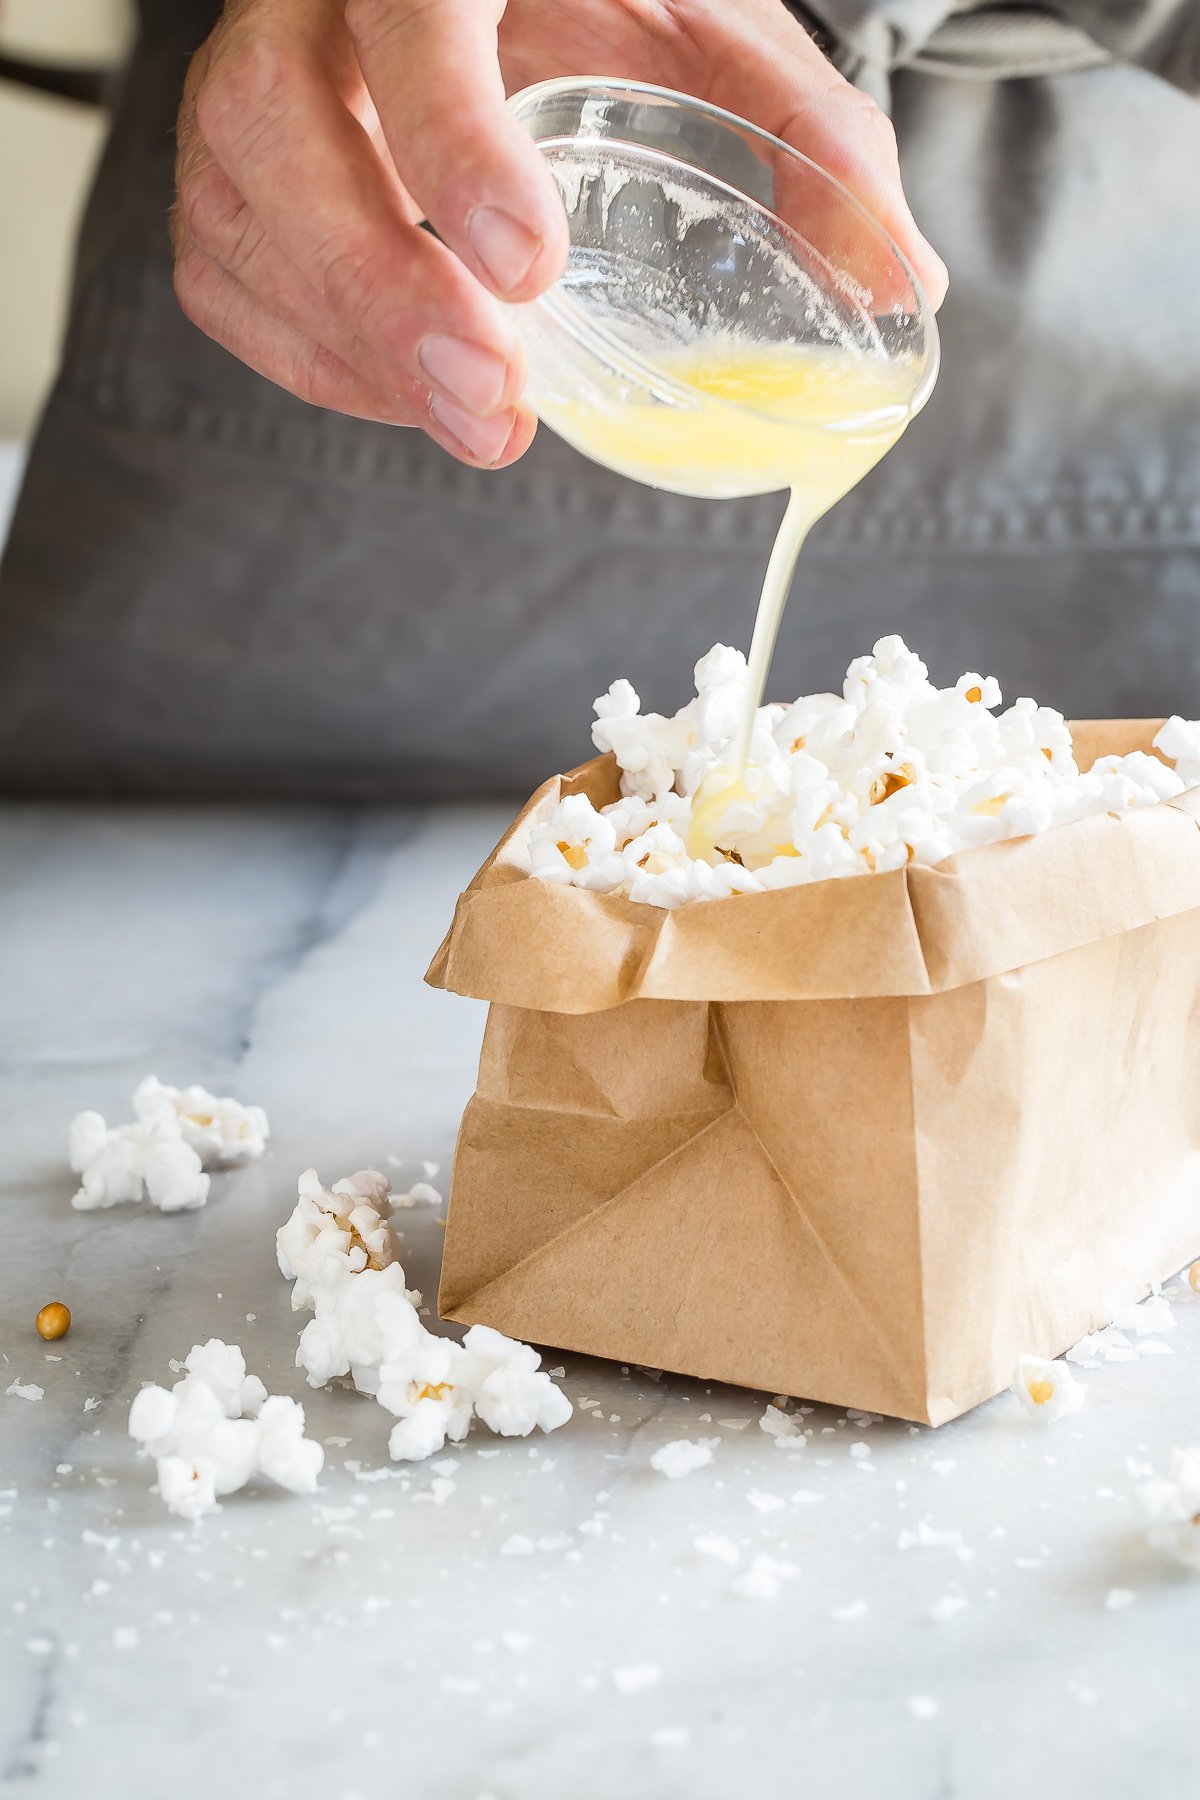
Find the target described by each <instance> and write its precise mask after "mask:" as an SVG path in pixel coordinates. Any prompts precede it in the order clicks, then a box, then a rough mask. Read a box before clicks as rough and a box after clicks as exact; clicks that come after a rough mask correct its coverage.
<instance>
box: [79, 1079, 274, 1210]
mask: <svg viewBox="0 0 1200 1800" xmlns="http://www.w3.org/2000/svg"><path fill="white" fill-rule="evenodd" d="M133 1110H134V1114H135V1118H134V1121H133V1123H132V1124H129V1125H117V1126H113V1127H112V1128H111V1129H110V1127H109V1126H108V1124H107V1122H106V1121H105V1119H104V1117H103V1115H102V1114H101V1113H98V1112H81V1113H76V1115H75V1117H74V1118H73V1119H72V1120H71V1124H70V1129H69V1132H68V1137H67V1154H68V1159H69V1161H70V1165H71V1168H72V1169H73V1170H74V1172H75V1173H76V1174H77V1175H78V1176H79V1178H80V1181H79V1190H78V1192H77V1193H76V1194H75V1195H74V1197H73V1198H72V1201H71V1204H72V1206H74V1207H75V1208H76V1209H77V1210H78V1211H80V1212H89V1211H94V1210H95V1209H97V1208H99V1207H107V1206H121V1205H123V1204H125V1203H126V1202H130V1201H140V1200H148V1201H149V1202H150V1204H151V1206H156V1207H158V1209H159V1211H160V1212H185V1211H189V1210H191V1209H192V1208H194V1207H197V1206H203V1205H204V1204H205V1202H206V1201H207V1199H208V1192H209V1185H210V1184H209V1177H208V1176H207V1175H206V1174H205V1173H203V1170H204V1168H205V1166H206V1165H207V1166H208V1167H227V1166H229V1165H230V1164H233V1163H238V1162H248V1161H250V1160H251V1159H252V1158H254V1157H257V1156H261V1155H262V1153H263V1149H264V1146H265V1144H266V1140H267V1138H268V1136H269V1135H270V1126H269V1125H268V1123H267V1115H266V1113H265V1112H264V1111H263V1109H262V1107H261V1106H242V1105H241V1104H240V1102H239V1101H237V1100H231V1099H220V1098H218V1097H217V1096H216V1095H215V1094H210V1093H209V1092H208V1090H207V1088H202V1087H189V1088H184V1089H183V1090H182V1091H181V1090H180V1089H179V1088H173V1087H166V1086H164V1085H163V1083H162V1082H161V1081H159V1080H158V1078H157V1076H154V1075H149V1076H147V1078H146V1080H145V1081H143V1082H142V1083H141V1085H140V1086H139V1087H138V1088H137V1090H136V1092H135V1093H134V1096H133Z"/></svg>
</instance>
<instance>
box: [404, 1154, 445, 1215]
mask: <svg viewBox="0 0 1200 1800" xmlns="http://www.w3.org/2000/svg"><path fill="white" fill-rule="evenodd" d="M436 1166H437V1165H436V1164H435V1165H434V1167H435V1168H436ZM441 1204H442V1196H441V1195H440V1194H439V1193H438V1191H437V1189H436V1188H435V1187H431V1186H430V1185H429V1183H428V1182H427V1181H414V1182H413V1184H412V1186H411V1187H410V1188H409V1190H408V1192H407V1193H406V1194H393V1195H392V1205H393V1206H398V1207H405V1208H408V1207H413V1206H434V1207H438V1206H441Z"/></svg>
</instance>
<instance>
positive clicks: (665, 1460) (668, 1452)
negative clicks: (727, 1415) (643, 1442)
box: [650, 1438, 721, 1481]
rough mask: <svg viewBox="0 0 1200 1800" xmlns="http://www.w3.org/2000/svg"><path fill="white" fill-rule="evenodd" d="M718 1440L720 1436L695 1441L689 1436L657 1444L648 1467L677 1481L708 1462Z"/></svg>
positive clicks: (711, 1457) (670, 1479)
mask: <svg viewBox="0 0 1200 1800" xmlns="http://www.w3.org/2000/svg"><path fill="white" fill-rule="evenodd" d="M720 1442H721V1440H720V1438H700V1439H699V1440H698V1441H696V1442H692V1440H691V1439H690V1438H676V1439H675V1440H674V1441H673V1442H672V1443H670V1444H660V1445H659V1447H658V1449H657V1450H656V1451H655V1452H654V1455H653V1456H652V1457H651V1458H650V1467H651V1468H652V1469H657V1470H658V1473H659V1474H660V1475H665V1476H666V1477H667V1479H668V1480H669V1481H678V1480H679V1479H680V1477H681V1476H684V1475H691V1474H692V1473H693V1471H694V1470H696V1469H703V1468H704V1467H705V1465H706V1464H708V1463H710V1462H711V1461H712V1459H713V1451H714V1450H715V1449H716V1448H717V1446H718V1444H719V1443H720Z"/></svg>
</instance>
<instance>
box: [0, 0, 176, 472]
mask: <svg viewBox="0 0 1200 1800" xmlns="http://www.w3.org/2000/svg"><path fill="white" fill-rule="evenodd" d="M163 3H164V4H170V0H163ZM131 23H132V0H0V58H3V59H11V61H14V62H20V63H22V64H26V65H33V66H35V67H37V68H42V69H47V70H49V71H63V72H67V73H79V72H83V71H92V70H94V71H103V70H105V69H110V68H113V67H115V66H116V65H117V64H119V62H120V60H121V56H122V54H123V52H124V49H125V46H126V44H127V42H128V37H129V32H130V29H131ZM104 126H105V119H104V112H103V109H102V108H101V107H99V106H94V105H87V104H83V103H81V102H80V101H78V100H70V99H64V98H61V97H59V96H57V95H54V94H48V93H41V92H37V91H35V90H33V89H31V88H29V87H26V86H23V85H20V84H18V83H17V82H16V81H14V80H4V79H0V268H2V269H3V277H2V279H0V441H7V442H8V443H9V444H12V443H14V442H16V443H19V442H21V441H22V440H24V439H25V438H26V437H27V436H28V434H29V431H30V430H31V428H32V425H33V422H34V420H35V418H36V416H37V411H38V408H39V406H40V405H41V401H42V397H43V395H44V394H45V392H46V389H47V387H48V385H49V383H50V380H51V378H52V376H53V374H54V369H55V364H56V361H57V356H58V347H59V339H60V336H61V333H62V326H63V316H64V309H65V304H66V295H67V285H68V282H69V279H70V270H71V256H72V251H73V245H74V234H75V226H76V223H77V221H78V217H79V211H80V208H81V206H82V204H83V200H84V197H85V195H86V193H87V189H88V184H89V182H90V180H91V176H92V170H93V168H94V166H95V162H96V158H97V156H98V155H99V152H100V146H101V143H102V141H103V137H104Z"/></svg>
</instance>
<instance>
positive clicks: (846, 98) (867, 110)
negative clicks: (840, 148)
mask: <svg viewBox="0 0 1200 1800" xmlns="http://www.w3.org/2000/svg"><path fill="white" fill-rule="evenodd" d="M842 104H843V106H844V107H845V109H846V112H847V115H848V116H849V117H850V118H852V119H853V120H854V122H855V126H856V128H857V130H858V131H860V132H861V133H862V134H863V135H864V136H865V137H869V138H873V139H874V140H875V142H876V144H878V145H879V146H880V147H881V148H888V149H893V150H894V149H895V147H896V127H895V126H894V125H893V124H892V121H891V120H890V119H889V118H888V115H887V114H886V113H885V112H884V110H883V108H882V107H881V106H879V105H877V104H876V102H875V101H874V100H872V98H871V96H870V94H864V93H863V91H862V89H861V88H856V87H850V86H849V85H848V84H847V86H846V92H845V93H844V94H843V95H842Z"/></svg>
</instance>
